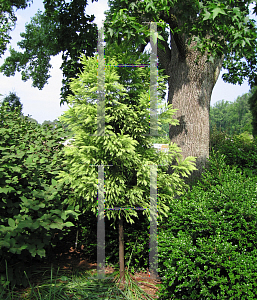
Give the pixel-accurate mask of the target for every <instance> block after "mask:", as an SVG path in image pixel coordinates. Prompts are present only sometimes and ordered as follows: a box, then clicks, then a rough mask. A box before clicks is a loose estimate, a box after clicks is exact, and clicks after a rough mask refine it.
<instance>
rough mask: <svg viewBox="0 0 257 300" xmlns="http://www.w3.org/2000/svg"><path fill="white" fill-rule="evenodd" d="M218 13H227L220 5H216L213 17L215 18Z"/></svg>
mask: <svg viewBox="0 0 257 300" xmlns="http://www.w3.org/2000/svg"><path fill="white" fill-rule="evenodd" d="M218 14H222V15H226V13H225V12H224V10H223V9H221V8H220V7H216V8H214V9H213V11H212V19H213V20H214V19H215V18H216V17H217V15H218Z"/></svg>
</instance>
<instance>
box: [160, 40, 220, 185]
mask: <svg viewBox="0 0 257 300" xmlns="http://www.w3.org/2000/svg"><path fill="white" fill-rule="evenodd" d="M177 44H178V42H177V43H176V42H175V40H174V38H173V37H172V38H171V48H169V47H167V44H166V52H164V51H162V50H160V49H159V48H158V58H159V61H160V62H161V65H163V66H165V71H166V74H167V75H169V76H170V77H169V82H168V84H169V93H168V103H169V104H171V103H172V104H173V108H174V109H175V108H176V109H178V111H177V112H176V114H175V116H174V118H176V119H178V120H179V125H177V126H170V131H169V137H170V140H171V142H173V143H176V144H177V145H178V146H179V147H180V148H181V150H182V152H181V154H182V156H183V158H184V159H185V158H186V157H187V156H194V157H197V159H196V168H197V169H198V170H195V171H193V172H192V173H191V175H190V177H188V178H186V177H185V178H184V180H185V182H186V183H188V184H189V185H191V184H192V183H193V182H194V181H195V180H197V179H199V178H200V176H201V174H202V172H203V170H204V167H206V168H208V167H209V166H208V165H209V164H208V161H207V158H209V140H210V129H209V128H210V127H209V113H210V101H211V94H212V90H213V88H214V85H215V83H216V81H217V79H218V76H219V73H220V70H221V67H222V62H223V57H221V58H220V59H216V60H215V61H214V63H211V62H208V63H207V62H206V59H207V55H203V56H200V58H199V60H198V63H196V59H197V55H198V54H199V53H198V52H197V51H196V50H193V49H192V47H193V46H194V44H193V43H192V44H191V45H190V46H189V47H187V48H186V46H185V43H184V44H183V43H182V46H184V47H185V48H184V52H183V51H182V50H181V49H179V47H178V46H177ZM180 46H181V45H180ZM182 46H181V47H182ZM185 49H186V50H185ZM174 164H175V162H174ZM169 173H170V174H171V173H172V168H170V169H169Z"/></svg>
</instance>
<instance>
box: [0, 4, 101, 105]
mask: <svg viewBox="0 0 257 300" xmlns="http://www.w3.org/2000/svg"><path fill="white" fill-rule="evenodd" d="M93 1H94V0H92V2H93ZM43 2H44V7H45V11H44V12H42V11H38V12H37V13H36V15H35V16H34V17H33V18H31V22H30V23H28V24H27V25H26V26H25V32H24V33H21V37H22V40H21V41H20V42H18V43H17V44H18V46H19V47H20V48H21V49H22V50H24V51H23V52H19V51H16V50H14V49H13V48H12V47H11V48H10V56H9V57H7V58H6V60H5V62H4V64H3V66H2V67H1V71H3V72H4V74H5V75H6V76H13V75H14V74H15V72H16V71H18V72H21V76H22V80H24V81H26V80H28V79H29V78H31V79H32V86H33V87H37V88H38V89H42V88H43V87H44V85H45V84H46V83H47V81H48V79H49V77H50V75H49V70H50V68H51V64H50V59H51V56H55V55H57V54H58V53H62V59H63V63H62V66H61V69H62V71H63V85H62V89H61V95H62V100H61V103H63V102H65V100H64V99H66V97H67V95H68V94H70V91H69V87H68V82H69V80H70V78H73V77H75V76H76V74H78V73H79V71H80V68H81V65H80V64H79V57H80V55H81V54H86V55H87V56H92V55H93V53H94V52H96V50H97V49H96V48H97V26H96V24H93V23H92V21H93V20H94V18H95V17H94V16H93V15H91V16H88V15H85V10H86V6H87V0H79V1H70V2H67V1H65V0H57V1H55V0H44V1H43Z"/></svg>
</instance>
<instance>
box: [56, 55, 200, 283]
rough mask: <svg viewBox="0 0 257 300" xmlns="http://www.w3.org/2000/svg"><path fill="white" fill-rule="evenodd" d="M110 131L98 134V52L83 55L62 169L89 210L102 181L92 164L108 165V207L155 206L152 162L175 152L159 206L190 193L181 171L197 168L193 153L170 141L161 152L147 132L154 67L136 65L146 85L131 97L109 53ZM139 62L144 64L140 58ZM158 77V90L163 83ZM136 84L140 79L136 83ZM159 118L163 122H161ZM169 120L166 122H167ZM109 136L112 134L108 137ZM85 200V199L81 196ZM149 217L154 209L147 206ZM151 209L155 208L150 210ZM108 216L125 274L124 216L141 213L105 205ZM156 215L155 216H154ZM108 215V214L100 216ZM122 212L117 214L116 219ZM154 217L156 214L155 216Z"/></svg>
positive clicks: (161, 182) (161, 175) (161, 176)
mask: <svg viewBox="0 0 257 300" xmlns="http://www.w3.org/2000/svg"><path fill="white" fill-rule="evenodd" d="M105 60H106V64H110V65H112V66H109V67H107V66H106V67H105V134H106V135H107V136H106V135H105V136H98V135H97V118H96V116H97V104H96V103H95V102H96V101H95V100H96V99H97V72H98V62H97V57H94V58H86V57H85V56H83V58H82V60H81V63H82V64H83V65H84V68H83V73H81V74H80V75H79V77H78V78H77V79H73V80H72V81H71V84H70V85H71V89H72V91H73V93H74V95H75V96H69V97H68V100H69V104H70V108H69V110H68V111H66V112H65V113H64V114H63V115H62V116H61V117H60V120H61V121H62V122H64V123H65V122H66V123H67V124H68V125H69V128H70V130H72V132H73V134H74V139H75V140H74V142H73V143H72V145H73V147H66V148H65V149H64V151H65V154H66V162H67V164H68V166H69V171H68V172H66V171H64V172H60V176H59V179H60V181H61V182H67V183H68V182H69V183H70V184H71V187H72V188H73V190H74V193H75V195H76V197H77V199H80V202H79V203H80V207H81V209H82V210H83V211H84V212H85V211H87V210H92V211H93V212H94V213H95V214H97V208H98V202H97V183H98V169H97V168H96V167H94V166H92V165H95V166H97V165H105V166H106V167H105V168H104V174H105V175H104V178H105V181H104V184H105V207H106V208H107V207H108V208H115V207H120V208H123V207H145V208H150V204H149V202H148V201H147V200H146V199H149V198H148V197H149V193H150V189H149V187H150V168H149V167H148V165H149V164H155V165H156V164H157V165H161V164H163V163H164V161H168V162H171V161H173V159H174V158H175V157H176V158H177V160H178V166H177V167H176V166H175V167H174V169H175V171H174V174H172V175H169V174H167V173H166V172H165V171H166V169H167V166H164V165H162V166H160V167H158V211H159V213H160V214H159V215H160V218H161V215H162V214H164V215H166V207H167V206H166V204H167V203H168V202H169V201H171V199H173V197H174V196H175V195H176V194H178V195H181V194H183V192H185V190H184V188H185V184H184V182H183V180H182V179H180V178H179V174H183V175H184V176H186V173H187V174H189V173H190V171H192V170H194V169H195V167H194V163H192V162H190V160H192V161H194V158H193V157H188V158H186V160H184V161H182V160H179V158H181V155H180V154H179V153H178V151H179V148H178V147H177V146H176V145H175V144H170V153H169V154H165V153H161V154H157V153H156V151H155V150H154V149H153V148H152V141H151V136H144V134H146V133H148V132H149V121H148V120H149V119H148V117H149V111H148V110H147V108H148V107H149V93H148V88H149V85H148V84H147V82H148V81H146V80H145V79H146V77H147V76H149V68H136V69H135V71H134V72H133V75H132V79H134V78H139V77H140V78H141V86H138V89H137V91H136V89H134V88H133V82H132V83H131V84H130V86H131V90H132V91H135V92H136V93H137V94H136V95H135V98H134V99H132V98H131V97H130V95H129V93H127V92H126V89H125V88H124V87H123V85H122V84H120V83H119V82H118V79H119V76H118V74H117V69H118V68H115V67H113V65H117V61H116V60H115V59H114V58H113V57H111V58H110V57H108V56H105ZM134 63H142V62H141V61H140V60H137V61H134ZM161 80H162V77H161V76H159V85H160V87H159V89H160V90H161V89H162V88H164V86H163V84H161V83H162V82H161ZM136 84H137V82H136ZM172 114H174V110H172V109H171V106H169V110H167V111H166V113H165V114H163V118H164V117H165V118H166V120H165V121H166V123H172V124H175V123H176V122H177V121H176V120H174V119H173V118H172ZM158 122H159V123H160V121H158ZM163 122H164V121H163ZM108 135H109V136H108ZM107 165H112V166H107ZM82 199H83V201H82ZM143 214H147V215H148V216H149V211H148V210H146V211H143ZM151 214H152V212H151ZM105 216H106V217H107V218H108V219H109V220H110V219H113V221H114V222H113V225H114V227H115V222H116V219H117V220H118V225H119V226H118V227H119V244H120V247H119V249H120V255H119V257H120V276H121V277H123V274H124V240H123V219H124V218H125V219H126V221H127V222H130V223H133V222H134V221H133V218H132V217H137V212H136V211H135V210H124V211H122V210H106V211H105ZM152 216H153V215H152ZM100 217H101V218H103V215H100ZM117 217H118V218H117ZM151 218H152V217H151Z"/></svg>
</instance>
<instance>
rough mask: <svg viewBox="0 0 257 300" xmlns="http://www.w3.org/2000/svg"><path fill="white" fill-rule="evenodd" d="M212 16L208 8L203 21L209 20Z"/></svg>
mask: <svg viewBox="0 0 257 300" xmlns="http://www.w3.org/2000/svg"><path fill="white" fill-rule="evenodd" d="M210 18H211V14H210V13H209V12H208V11H207V10H206V11H205V13H204V18H203V21H206V20H209V19H210Z"/></svg>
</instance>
